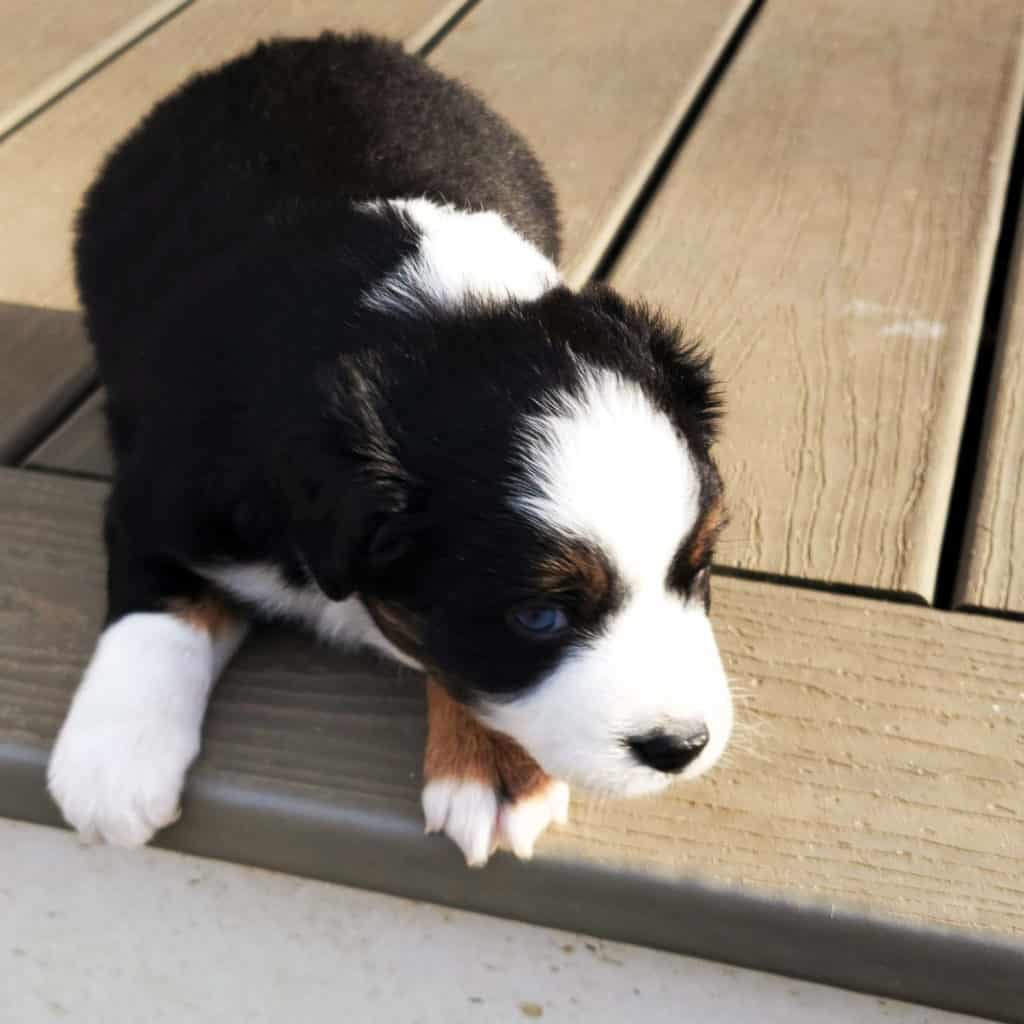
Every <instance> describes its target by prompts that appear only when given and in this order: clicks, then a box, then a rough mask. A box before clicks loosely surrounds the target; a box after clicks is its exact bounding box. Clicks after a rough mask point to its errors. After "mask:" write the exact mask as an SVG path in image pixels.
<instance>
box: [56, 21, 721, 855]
mask: <svg viewBox="0 0 1024 1024" xmlns="http://www.w3.org/2000/svg"><path fill="white" fill-rule="evenodd" d="M558 254H559V235H558V219H557V213H556V207H555V201H554V197H553V194H552V189H551V187H550V185H549V183H548V181H547V179H546V177H545V175H544V173H543V171H542V170H541V168H540V166H539V165H538V163H537V161H536V160H535V158H534V157H533V155H532V154H531V153H530V151H529V149H528V148H527V146H526V145H525V144H524V142H523V141H522V140H521V139H520V138H519V137H518V136H517V135H516V134H515V133H514V132H513V131H512V130H511V129H510V128H509V126H508V125H507V124H505V122H504V121H503V120H502V119H501V118H499V117H498V116H496V115H495V114H494V113H492V112H491V111H489V110H488V109H487V108H486V107H485V106H484V104H483V103H482V102H481V101H480V100H479V99H478V98H477V97H475V96H474V95H473V94H472V93H470V92H469V91H467V90H466V89H465V88H463V87H462V86H461V85H459V84H458V83H456V82H453V81H451V80H449V79H447V78H445V77H443V76H442V75H440V74H439V73H437V72H436V71H434V70H432V69H431V68H429V67H428V66H427V65H426V64H424V63H423V62H422V61H421V60H419V59H418V58H415V57H412V56H409V55H407V54H405V53H404V52H403V51H402V50H401V48H400V47H399V46H397V45H395V44H393V43H390V42H385V41H382V40H379V39H374V38H371V37H367V36H354V37H348V38H345V37H339V36H336V35H331V34H325V35H323V36H321V37H320V38H319V39H316V40H281V41H275V42H272V43H268V44H265V45H261V46H258V47H257V48H256V49H255V50H253V51H252V52H250V53H248V54H247V55H245V56H243V57H241V58H239V59H237V60H234V61H231V62H230V63H227V64H225V65H223V66H222V67H219V68H217V69H215V70H213V71H210V72H209V73H205V74H201V75H198V76H196V77H194V78H192V79H191V80H190V81H188V82H187V83H185V85H184V86H182V87H181V88H180V89H179V90H178V91H177V92H175V93H174V94H173V95H171V96H170V97H169V98H167V99H166V100H164V101H163V102H161V103H159V104H158V105H157V106H156V107H155V109H154V110H153V111H152V112H151V113H150V114H149V115H148V116H147V117H146V118H145V119H144V120H143V122H142V123H141V124H140V125H139V126H138V127H137V128H136V129H135V131H133V132H132V133H131V135H129V137H128V138H127V139H125V140H124V142H123V143H121V144H120V145H119V146H118V147H117V148H116V150H115V151H114V152H113V154H112V155H111V156H110V157H109V159H108V160H107V162H106V164H105V166H104V167H103V169H102V171H101V173H100V175H99V177H98V179H97V181H96V182H95V184H94V185H93V186H92V188H91V189H90V191H89V192H88V194H87V196H86V198H85V202H84V206H83V208H82V211H81V214H80V218H79V221H78V235H77V244H76V249H75V257H76V265H77V273H78V283H79V288H80V292H81V297H82V301H83V304H84V307H85V311H86V316H87V325H88V330H89V334H90V336H91V339H92V341H93V343H94V345H95V349H96V355H97V359H98V363H99V370H100V374H101V377H102V381H103V383H104V385H105V387H106V392H107V402H108V410H107V411H108V421H109V430H110V438H111V443H112V447H113V451H114V453H115V457H116V466H117V470H116V478H115V482H114V486H113V490H112V492H111V496H110V500H109V505H108V508H107V518H106V542H107V547H108V553H109V587H108V602H109V605H108V616H107V622H106V627H105V629H104V632H103V634H102V636H101V637H100V640H99V643H98V645H97V648H96V651H95V654H94V656H93V658H92V660H91V662H90V664H89V666H88V668H87V670H86V672H85V676H84V678H83V680H82V683H81V685H80V687H79V689H78V692H77V693H76V695H75V698H74V701H73V703H72V706H71V709H70V711H69V714H68V717H67V720H66V722H65V724H64V726H63V728H62V730H61V733H60V735H59V737H58V740H57V744H56V747H55V749H54V752H53V756H52V759H51V762H50V768H49V784H50V789H51V792H52V794H53V796H54V797H55V799H56V801H57V803H58V804H59V805H60V807H61V809H62V811H63V813H64V815H65V817H66V818H67V820H68V821H69V822H70V823H71V824H72V825H74V826H75V827H76V828H77V829H79V830H80V831H81V832H83V833H85V834H88V835H91V836H93V837H96V838H102V839H105V840H107V841H110V842H114V843H120V844H125V845H135V844H140V843H144V842H146V841H147V840H148V839H149V838H150V837H151V836H152V834H153V833H154V831H155V830H157V829H159V828H161V827H163V826H165V825H167V824H168V823H170V822H171V821H173V820H174V818H175V817H176V815H177V812H178V803H179V798H180V795H181V790H182V786H183V782H184V777H185V773H186V770H187V769H188V767H189V765H190V764H191V762H192V760H193V759H194V758H195V756H196V754H197V752H198V749H199V740H200V728H201V724H202V719H203V714H204V711H205V708H206V703H207V699H208V697H209V694H210V690H211V687H212V685H213V683H214V681H215V679H216V677H217V674H218V673H219V671H220V670H221V668H222V667H223V666H224V664H225V662H226V661H227V660H228V658H230V656H231V655H232V653H233V652H234V650H235V649H236V647H237V645H238V643H239V642H240V640H241V638H242V635H243V633H244V630H245V617H246V612H248V613H251V614H253V615H257V616H259V615H269V616H275V617H286V618H290V619H294V620H300V621H302V622H305V623H307V624H309V625H311V626H312V627H313V628H314V629H315V630H317V631H318V632H319V633H320V634H322V635H324V636H326V637H328V638H330V639H332V640H336V641H338V642H340V643H342V644H361V645H369V646H371V647H374V648H377V649H378V650H379V651H382V652H384V654H386V655H389V656H391V657H393V658H395V659H397V660H398V661H400V662H403V663H406V664H408V665H412V666H416V667H420V668H423V669H425V670H426V671H427V673H428V679H429V683H428V695H429V698H430V699H429V702H428V707H429V730H428V731H429V738H428V745H427V757H426V762H425V775H426V787H425V790H424V809H425V813H426V817H427V825H428V828H430V829H437V830H444V831H446V832H447V833H448V834H449V835H450V836H451V837H452V838H453V839H454V840H455V841H456V842H457V843H458V844H459V845H460V847H461V848H462V849H463V851H464V853H465V855H466V857H467V860H469V861H470V862H471V863H482V862H483V861H485V860H486V859H487V856H488V855H489V853H490V852H491V850H492V848H493V847H494V845H495V844H496V843H498V842H499V841H501V842H504V843H506V844H507V845H509V846H511V847H512V849H513V850H515V852H516V853H518V854H519V855H521V856H528V855H529V853H530V851H531V850H532V847H533V843H534V840H535V839H536V837H537V835H538V834H539V833H540V832H541V831H543V829H544V828H545V827H546V826H547V825H548V824H549V823H550V822H551V821H552V820H562V819H564V817H565V814H566V808H567V802H568V789H567V783H573V784H579V785H581V786H583V787H587V788H589V789H594V790H599V791H604V792H609V793H619V794H624V795H630V794H641V793H649V792H652V791H655V790H658V789H660V788H661V787H662V786H664V785H666V784H667V783H668V782H669V781H670V780H671V779H672V778H673V777H676V776H682V777H687V778H692V777H694V776H696V775H699V774H700V773H702V772H703V771H705V770H706V769H707V768H709V767H710V766H711V765H712V764H714V763H715V761H716V760H717V759H718V757H719V755H720V754H721V753H722V750H723V748H724V747H725V745H726V742H727V740H728V738H729V733H730V729H731V725H732V705H731V701H730V696H729V690H728V685H727V681H726V678H725V674H724V672H723V668H722V663H721V660H720V658H719V654H718V650H717V647H716V644H715V641H714V638H713V635H712V630H711V626H710V624H709V622H708V616H707V611H708V605H709V590H708V565H709V561H710V558H711V554H712V548H713V545H714V541H715V537H716V535H717V532H718V530H719V528H720V525H721V521H722V502H721V484H720V479H719V475H718V472H717V470H716V468H715V465H714V462H713V461H712V458H711V455H710V453H709V448H710V445H711V443H712V440H713V433H714V426H715V416H716V399H715V394H714V387H713V382H712V379H711V376H710V373H709V369H708V365H707V362H706V361H705V359H704V358H702V357H701V356H700V355H699V354H698V353H697V352H696V351H695V350H694V349H693V348H692V347H691V346H689V345H688V344H686V343H685V342H684V341H683V340H682V339H681V337H680V332H679V331H678V330H677V329H676V328H675V327H673V326H671V325H669V324H668V323H666V322H665V321H664V320H663V319H662V318H661V317H660V316H657V315H655V314H654V313H652V312H650V311H649V310H647V309H646V308H644V307H643V306H642V305H638V304H635V303H629V302H626V301H623V300H622V299H621V298H619V297H618V296H617V295H616V294H614V293H613V292H612V291H611V290H609V289H607V288H605V287H600V286H591V287H587V288H584V289H583V290H582V291H579V292H573V291H571V290H570V289H569V288H567V287H565V286H564V285H563V284H562V282H561V280H560V278H559V273H558V270H557V269H556V261H557V259H558ZM524 751H525V754H524Z"/></svg>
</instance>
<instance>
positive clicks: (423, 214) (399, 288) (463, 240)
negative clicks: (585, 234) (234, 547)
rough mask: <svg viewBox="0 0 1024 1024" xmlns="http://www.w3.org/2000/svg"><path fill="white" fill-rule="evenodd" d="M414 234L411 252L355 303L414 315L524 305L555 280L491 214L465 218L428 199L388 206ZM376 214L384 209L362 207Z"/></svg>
mask: <svg viewBox="0 0 1024 1024" xmlns="http://www.w3.org/2000/svg"><path fill="white" fill-rule="evenodd" d="M386 204H387V205H388V206H391V207H393V208H394V209H396V210H401V211H402V212H403V213H405V214H406V215H407V216H408V217H409V218H410V219H411V220H412V221H413V222H414V223H415V224H416V226H417V228H419V230H420V231H421V232H422V237H421V238H420V243H419V248H418V250H417V252H416V253H415V254H414V255H412V256H409V257H407V258H406V259H405V260H404V261H403V262H402V264H401V265H400V266H399V267H398V269H397V270H396V271H395V272H394V273H393V274H390V275H389V276H388V277H387V278H385V279H384V280H383V281H381V282H380V283H379V284H377V285H375V286H374V287H373V288H372V289H371V290H370V291H369V292H368V293H367V294H366V295H365V296H364V297H363V302H364V303H365V304H366V305H367V306H369V307H371V308H373V309H378V310H382V311H384V312H389V311H391V310H396V309H397V310H400V311H410V310H411V311H413V312H419V311H420V310H421V309H422V308H423V307H424V305H425V304H429V305H435V306H440V307H441V308H443V309H451V308H456V307H459V306H461V305H463V304H464V303H465V302H466V301H467V300H469V299H477V300H482V301H497V302H500V301H508V300H510V299H519V300H521V301H527V302H528V301H531V300H533V299H538V298H540V296H541V295H543V294H544V293H545V292H546V291H549V290H550V289H551V288H554V287H555V286H556V285H558V284H559V283H560V281H561V278H560V277H559V274H558V270H557V269H556V268H555V265H554V264H553V263H552V262H551V261H550V260H549V259H548V258H547V257H546V256H545V255H544V254H543V253H542V252H540V250H539V249H537V248H536V246H534V245H532V244H531V243H530V242H528V241H527V240H526V239H525V238H523V236H522V235H520V234H519V233H518V232H517V231H515V230H514V229H513V228H512V227H511V226H510V225H509V224H508V223H507V222H506V221H505V220H504V218H502V216H501V215H500V214H498V213H494V212H490V211H488V212H482V213H470V212H468V211H466V210H459V209H457V208H456V207H454V206H449V205H445V204H441V203H435V202H432V201H431V200H429V199H389V200H386ZM363 205H364V206H365V207H366V208H368V209H380V208H381V207H382V206H383V205H385V204H384V202H380V201H378V202H373V203H365V204H363Z"/></svg>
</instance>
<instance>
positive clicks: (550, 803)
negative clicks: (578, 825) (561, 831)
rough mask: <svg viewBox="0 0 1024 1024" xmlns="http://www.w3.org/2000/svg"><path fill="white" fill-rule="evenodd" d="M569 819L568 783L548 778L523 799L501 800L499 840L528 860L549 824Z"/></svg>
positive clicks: (563, 823)
mask: <svg viewBox="0 0 1024 1024" xmlns="http://www.w3.org/2000/svg"><path fill="white" fill-rule="evenodd" d="M568 821H569V787H568V785H567V784H566V783H564V782H559V781H558V780H556V779H549V780H548V782H547V783H545V784H544V785H543V786H541V787H540V788H538V789H537V791H536V792H535V793H531V794H530V795H529V796H528V797H524V798H523V799H522V800H517V801H516V802H515V803H504V804H502V805H501V809H500V811H499V813H498V840H499V842H500V843H501V844H502V845H503V846H507V847H508V848H509V849H510V850H511V851H512V852H513V853H514V854H515V855H516V856H517V857H518V858H519V859H520V860H529V859H530V858H531V857H532V856H533V848H534V846H535V845H536V843H537V840H538V839H539V838H540V836H541V835H542V834H543V833H544V832H545V831H547V828H548V826H549V825H565V824H566V823H567V822H568Z"/></svg>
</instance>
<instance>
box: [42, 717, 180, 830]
mask: <svg viewBox="0 0 1024 1024" xmlns="http://www.w3.org/2000/svg"><path fill="white" fill-rule="evenodd" d="M198 752H199V736H198V734H197V735H190V734H188V733H187V732H182V731H181V730H177V729H174V728H168V726H167V724H166V723H165V722H162V721H160V720H159V718H155V717H154V716H152V715H146V714H135V715H132V716H126V717H125V718H123V719H121V720H119V721H117V722H110V723H107V725H106V727H100V728H97V727H95V726H93V725H85V724H83V723H79V722H75V721H73V720H69V721H68V723H67V725H66V726H65V728H64V729H63V730H62V731H61V734H60V738H59V739H58V741H57V745H56V747H55V748H54V751H53V756H52V757H51V758H50V767H49V772H48V782H49V788H50V793H51V795H52V796H53V799H54V800H55V801H56V802H57V806H58V807H60V809H61V813H62V814H63V815H64V817H65V819H66V820H67V822H68V824H70V825H71V826H72V827H73V828H75V829H76V830H77V831H78V832H80V833H81V834H82V836H83V837H84V838H86V839H88V840H91V841H103V842H107V843H112V844H113V845H115V846H142V845H143V844H144V843H147V842H149V840H150V839H151V838H152V837H153V833H154V832H156V831H157V830H158V829H161V828H164V826H166V825H170V824H171V823H172V822H173V821H175V820H176V819H177V817H178V804H179V801H180V798H181V790H182V787H183V786H184V784H185V772H186V771H187V770H188V766H189V765H190V764H191V763H192V761H193V759H194V758H195V756H196V754H197V753H198Z"/></svg>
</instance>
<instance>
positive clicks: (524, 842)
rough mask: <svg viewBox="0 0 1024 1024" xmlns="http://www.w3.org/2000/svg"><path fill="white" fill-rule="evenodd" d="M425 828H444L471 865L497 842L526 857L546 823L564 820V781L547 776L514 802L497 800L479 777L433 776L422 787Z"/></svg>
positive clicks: (484, 859)
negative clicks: (451, 777)
mask: <svg viewBox="0 0 1024 1024" xmlns="http://www.w3.org/2000/svg"><path fill="white" fill-rule="evenodd" d="M422 800H423V817H424V820H425V821H426V829H425V830H426V831H427V832H428V833H429V832H444V834H445V835H447V836H448V838H449V839H451V840H452V841H453V842H454V843H455V845H456V846H458V848H459V849H460V850H461V851H462V853H463V855H464V856H465V858H466V863H467V864H468V865H469V866H470V867H471V868H478V867H483V866H484V865H485V864H486V863H487V861H488V860H489V859H490V856H491V854H492V853H493V852H494V851H495V849H497V847H498V845H499V843H500V844H501V845H503V846H507V847H508V848H509V849H510V850H511V851H512V852H513V853H514V854H515V855H516V856H517V857H519V858H520V860H529V859H530V858H531V857H532V856H533V848H534V846H535V845H536V843H537V839H538V838H539V837H540V835H541V834H542V833H543V832H544V831H545V830H546V829H547V828H548V826H549V825H552V824H558V825H564V824H565V823H566V822H567V821H568V820H569V787H568V786H567V785H566V784H565V783H564V782H558V781H556V780H555V779H550V780H548V782H547V783H546V784H545V785H543V786H542V787H540V788H538V790H537V791H536V792H534V793H531V794H530V795H529V796H528V797H524V798H523V799H522V800H517V801H516V802H515V803H509V802H505V801H502V799H501V797H500V796H499V794H498V793H497V791H496V790H495V789H494V788H493V787H492V786H488V785H485V784H484V783H481V782H474V781H471V780H460V779H433V780H432V781H430V782H428V783H427V784H426V786H424V787H423V797H422Z"/></svg>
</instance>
